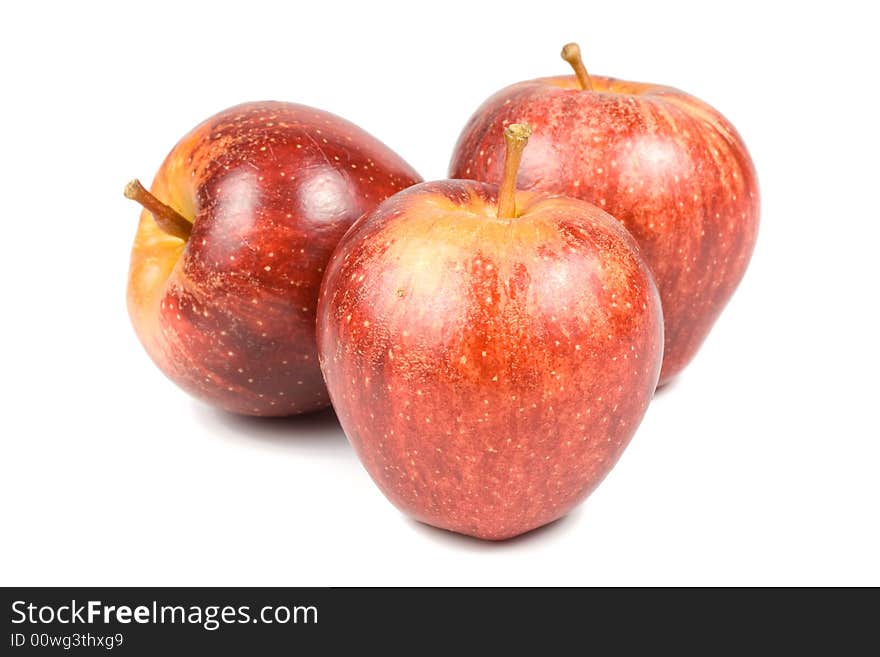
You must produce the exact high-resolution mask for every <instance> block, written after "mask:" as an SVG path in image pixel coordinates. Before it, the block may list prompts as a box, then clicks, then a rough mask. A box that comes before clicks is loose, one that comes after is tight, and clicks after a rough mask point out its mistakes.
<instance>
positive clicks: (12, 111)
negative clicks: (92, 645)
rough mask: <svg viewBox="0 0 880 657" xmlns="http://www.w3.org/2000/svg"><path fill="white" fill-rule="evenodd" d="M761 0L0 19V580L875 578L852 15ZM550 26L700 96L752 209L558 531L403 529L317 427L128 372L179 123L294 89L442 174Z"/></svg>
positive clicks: (864, 169) (873, 362) (157, 9)
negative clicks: (147, 244) (731, 147)
mask: <svg viewBox="0 0 880 657" xmlns="http://www.w3.org/2000/svg"><path fill="white" fill-rule="evenodd" d="M782 4H783V3H767V2H760V3H745V2H738V3H728V4H727V5H726V6H720V5H715V4H711V3H702V2H691V3H682V2H663V3H651V2H644V3H625V2H578V3H562V2H551V1H550V0H546V1H544V2H541V3H516V2H509V1H508V2H503V3H494V4H490V3H486V2H479V3H478V2H472V1H471V2H452V1H448V0H447V1H444V2H442V3H435V4H434V5H433V6H429V5H417V4H413V3H400V6H399V7H396V6H394V5H387V6H384V7H382V6H380V3H377V2H367V3H364V2H359V3H352V4H351V5H350V6H347V7H346V6H344V5H342V4H341V3H337V2H334V3H329V2H313V3H299V2H298V3H292V2H278V3H266V2H259V1H255V0H251V1H250V2H247V3H230V4H223V3H217V2H211V3H182V2H155V1H154V2H150V3H139V4H137V5H135V4H130V3H126V4H123V3H117V4H112V5H111V4H107V5H106V6H100V5H97V4H96V5H93V6H92V7H91V8H90V7H89V6H88V3H66V4H61V3H59V4H58V5H57V6H55V7H52V6H51V5H49V6H37V3H29V4H27V5H26V6H27V8H16V9H10V7H11V6H12V5H5V6H4V8H3V9H0V57H2V61H3V81H2V88H3V103H2V107H0V115H2V123H0V125H2V126H3V135H2V144H3V146H2V153H0V181H2V191H3V194H2V204H3V208H2V215H3V222H4V229H5V232H4V244H3V255H2V258H0V267H2V284H3V296H2V309H3V310H2V318H3V319H2V323H0V331H2V341H0V344H2V369H0V372H2V380H3V388H4V393H3V395H4V401H3V411H2V415H0V422H2V424H0V433H2V455H0V526H2V527H3V529H2V535H3V539H2V540H0V583H2V584H6V585H13V584H20V585H49V584H91V585H135V584H145V585H160V584H167V585H196V584H205V585H244V584H249V585H343V584H352V585H360V584H389V585H391V584H463V585H465V584H502V585H506V584H696V585H700V584H874V585H878V584H880V559H878V557H877V555H878V554H880V523H878V515H880V513H878V506H880V483H878V480H880V477H878V472H880V429H878V420H877V413H876V405H877V397H878V392H880V386H878V379H877V369H878V365H880V354H878V347H877V340H878V335H880V326H878V312H877V305H878V299H880V294H878V282H880V277H878V269H877V264H876V262H877V251H878V249H877V243H878V239H880V212H878V205H877V194H878V178H880V176H878V174H880V160H878V153H880V136H878V134H880V129H878V120H877V108H878V101H880V94H878V86H877V84H876V68H877V64H878V62H880V49H878V46H877V40H876V34H874V31H873V27H874V25H875V24H876V21H874V20H872V19H871V17H870V16H869V15H868V14H867V13H866V12H868V11H870V10H868V9H859V7H860V6H865V7H867V5H863V3H856V2H852V3H849V2H835V3H828V4H827V5H826V4H822V5H820V4H813V5H804V4H797V5H794V4H792V5H791V8H790V9H786V8H784V7H783V6H781V5H782ZM24 6H25V5H21V7H24ZM417 7H418V8H417ZM570 40H578V41H580V43H581V46H582V49H583V51H584V56H585V59H586V63H587V67H588V68H589V70H590V71H591V72H595V73H597V74H610V75H614V76H616V77H623V78H629V79H635V80H642V81H651V82H660V83H665V84H670V85H673V86H677V87H680V88H682V89H684V90H686V91H689V92H691V93H693V94H695V95H697V96H699V97H701V98H703V99H704V100H706V101H708V102H710V103H711V104H713V105H715V106H716V107H717V108H718V109H720V110H721V111H722V112H723V113H724V114H725V115H726V116H727V117H728V118H729V119H730V120H731V121H733V123H734V124H735V125H736V126H737V128H738V129H739V131H740V132H741V134H742V135H743V137H744V139H745V141H746V143H747V144H748V146H749V148H750V150H751V153H752V156H753V158H754V161H755V164H756V166H757V169H758V173H759V177H760V181H761V189H762V197H763V208H762V226H761V233H760V236H759V239H758V245H757V249H756V251H755V256H754V259H753V261H752V266H751V268H750V270H749V272H748V274H747V275H746V278H745V280H744V282H743V284H742V285H741V287H740V289H739V291H738V292H737V294H736V296H735V297H734V299H733V301H732V302H731V304H730V305H729V307H728V308H727V310H726V312H725V313H724V314H723V315H722V318H721V320H720V321H719V322H718V324H717V326H716V327H715V330H714V332H713V333H712V334H711V336H710V337H709V339H708V341H707V342H706V343H705V345H704V347H703V349H702V351H701V352H700V354H699V355H698V356H697V358H696V360H695V361H694V362H693V363H692V365H691V366H690V367H689V368H688V369H687V370H686V371H685V373H684V374H683V375H682V376H681V377H680V379H679V380H678V381H677V382H676V383H675V384H674V385H672V386H671V387H669V389H667V390H664V391H662V392H661V393H660V394H659V395H658V396H657V398H656V399H655V401H654V403H653V404H652V406H651V408H650V409H649V410H648V414H647V416H646V418H645V420H644V422H643V424H642V426H641V428H640V430H639V431H638V433H637V434H636V436H635V438H634V440H633V442H632V444H631V445H630V447H629V449H628V451H627V452H626V453H625V454H624V456H623V458H622V460H621V461H620V463H619V464H618V466H617V467H616V469H615V470H614V471H613V472H612V473H611V475H610V476H609V477H608V478H607V480H606V481H605V482H604V483H603V484H602V486H601V487H600V488H599V489H598V491H597V492H596V493H594V494H593V495H592V496H591V497H590V499H589V500H588V501H587V502H586V503H585V504H584V505H582V506H581V507H580V508H579V509H578V510H577V511H576V512H575V513H573V514H572V515H571V516H570V517H568V518H567V519H565V520H563V521H561V522H559V523H556V524H555V525H552V526H550V527H549V528H546V529H543V530H539V531H537V532H534V533H532V534H529V535H527V536H525V537H522V538H520V539H516V540H513V541H510V542H508V543H504V544H487V543H481V542H478V541H476V540H473V539H467V538H462V537H458V536H455V535H452V534H448V533H444V532H441V531H438V530H434V529H430V528H427V527H423V526H420V525H418V524H416V523H414V522H412V521H409V520H407V519H405V518H404V517H402V516H401V515H400V514H399V513H398V512H397V511H396V510H395V509H394V508H393V507H392V506H391V505H390V504H389V503H388V502H387V501H386V500H385V498H384V497H383V496H382V495H381V493H380V492H379V491H378V489H377V488H376V487H375V486H374V485H373V484H372V482H371V481H370V479H369V477H368V476H367V474H366V473H365V472H364V471H363V469H362V468H361V467H360V465H359V463H358V461H357V459H356V457H355V455H354V453H353V452H352V451H351V449H349V447H348V444H347V442H346V440H345V437H344V436H343V434H342V432H341V430H340V429H339V426H338V424H337V423H336V421H335V418H334V416H333V415H332V414H329V413H325V414H323V415H321V416H313V417H307V418H304V419H292V420H282V421H278V420H276V421H262V422H261V421H256V420H249V419H239V418H235V417H230V416H226V415H223V414H221V413H219V412H216V411H213V410H211V409H210V408H208V407H206V406H204V405H202V404H200V403H198V402H196V401H194V400H192V399H190V398H188V397H187V396H186V395H185V394H183V393H181V392H180V391H179V390H178V389H177V388H176V387H175V386H174V385H173V384H171V383H170V382H168V381H167V380H166V379H165V378H164V377H163V376H162V374H160V372H159V371H158V370H157V369H156V368H155V367H154V366H153V365H152V363H151V362H150V361H149V359H148V358H147V356H146V354H145V353H144V352H143V350H142V349H141V347H140V345H139V344H138V342H137V340H136V338H135V335H134V332H133V331H132V329H131V327H130V325H129V320H128V317H127V314H126V310H125V300H124V297H125V294H124V293H125V283H126V273H127V266H128V254H129V248H130V243H131V240H132V238H133V235H134V230H135V222H136V219H137V215H138V210H137V208H136V207H135V206H134V205H133V204H132V203H131V202H130V201H126V200H125V199H124V198H123V197H122V187H123V185H124V183H125V182H126V181H127V180H129V179H130V178H132V177H134V176H139V177H141V178H143V179H144V180H145V181H147V180H150V179H151V177H152V175H153V173H154V172H155V170H156V168H157V167H158V166H159V164H160V162H161V160H162V158H163V157H164V156H165V154H166V153H167V151H168V150H169V149H170V148H171V146H172V145H173V144H174V143H175V142H176V141H177V139H178V138H179V137H181V136H182V135H183V134H184V133H185V132H187V131H188V130H189V129H190V128H192V127H193V126H194V125H195V124H196V123H198V122H199V121H201V120H202V119H204V118H206V117H208V116H210V115H211V114H213V113H215V112H216V111H219V110H220V109H223V108H225V107H227V106H229V105H232V104H236V103H239V102H242V101H246V100H259V99H277V100H290V101H295V102H301V103H306V104H310V105H314V106H317V107H321V108H323V109H327V110H330V111H332V112H335V113H337V114H340V115H342V116H344V117H346V118H348V119H350V120H352V121H354V122H356V123H358V124H360V125H361V126H362V127H364V128H365V129H367V130H368V131H370V132H371V133H373V134H375V135H376V136H378V137H379V138H380V139H382V140H383V141H385V142H386V143H387V144H388V145H389V146H391V147H392V148H394V149H396V150H397V151H398V152H399V153H400V154H401V155H403V156H404V157H405V158H406V159H407V160H408V161H409V162H410V163H411V164H413V165H414V166H415V167H416V168H417V169H418V170H419V171H420V172H421V173H422V175H423V176H424V177H425V178H426V179H431V178H440V177H443V176H444V175H445V171H446V165H447V162H448V159H449V156H450V154H451V150H452V147H453V144H454V142H455V139H456V137H457V135H458V133H459V130H460V129H461V127H462V125H463V123H464V121H465V120H466V119H467V118H468V116H470V114H471V112H472V111H473V110H474V109H475V108H476V106H477V105H478V104H479V103H480V102H482V101H483V100H484V99H485V98H486V97H487V96H488V95H489V94H490V93H492V92H494V91H495V90H497V89H499V88H501V87H503V86H505V85H506V84H509V83H512V82H515V81H517V80H521V79H526V78H531V77H536V76H540V75H551V74H564V73H567V72H568V67H567V65H566V64H565V63H564V62H563V61H561V60H560V59H559V54H558V53H559V48H560V46H561V45H562V44H563V43H565V42H566V41H570Z"/></svg>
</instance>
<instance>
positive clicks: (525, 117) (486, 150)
mask: <svg viewBox="0 0 880 657" xmlns="http://www.w3.org/2000/svg"><path fill="white" fill-rule="evenodd" d="M572 46H573V44H570V45H569V46H567V47H566V50H565V51H563V56H564V57H565V58H566V59H568V60H569V61H571V62H572V63H573V65H574V66H575V69H576V71H577V73H578V75H577V77H575V76H570V77H558V78H545V79H539V80H533V81H530V82H522V83H520V84H515V85H513V86H511V87H508V88H506V89H504V90H502V91H500V92H498V93H497V94H495V95H494V96H492V97H491V98H490V99H489V100H487V101H486V102H485V103H484V104H483V105H482V106H481V107H480V108H479V109H478V110H477V111H476V113H475V114H474V116H473V117H471V119H470V121H469V122H468V124H467V125H466V126H465V128H464V130H463V132H462V134H461V137H460V138H459V142H458V145H457V146H456V148H455V153H454V155H453V158H452V162H451V164H450V176H451V177H453V178H471V179H474V180H481V181H485V182H498V181H499V180H500V179H501V175H502V170H501V162H502V160H503V158H504V141H503V140H502V138H501V131H502V130H503V127H504V126H505V125H508V124H509V123H515V122H517V121H524V122H527V123H529V124H531V125H532V126H533V127H534V129H535V136H534V138H533V139H532V142H531V143H530V144H529V148H528V150H527V151H526V153H525V155H524V158H523V162H522V167H521V168H520V172H519V179H518V186H519V187H520V188H522V189H531V190H534V191H542V192H549V193H553V194H565V195H567V196H574V197H577V198H581V199H584V200H586V201H590V202H591V203H595V204H596V205H598V206H600V207H601V208H603V209H604V210H606V211H607V212H609V213H610V214H611V215H613V216H614V217H616V218H617V219H618V220H620V221H621V222H622V223H623V224H624V226H626V228H627V229H628V230H629V231H630V232H631V233H632V235H633V236H634V237H635V238H636V241H637V242H638V243H639V246H640V247H641V249H642V253H643V254H644V256H645V259H646V260H647V261H648V263H649V264H650V265H651V269H652V271H653V273H654V277H655V279H656V281H657V287H658V288H659V290H660V295H661V298H662V300H663V313H664V320H665V329H666V332H665V334H666V338H665V340H666V345H665V351H664V360H663V370H662V373H661V377H660V382H661V384H662V383H665V382H667V381H669V380H670V379H672V378H673V377H674V376H675V375H676V374H677V373H678V372H680V371H681V369H682V368H683V367H684V366H685V365H686V364H687V363H688V362H689V361H690V360H691V359H692V358H693V356H694V354H695V353H696V351H697V349H698V348H699V346H700V344H701V343H702V342H703V340H704V339H705V338H706V336H707V334H708V333H709V330H710V329H711V327H712V325H713V324H714V323H715V320H716V319H717V318H718V315H719V314H720V313H721V311H722V309H723V308H724V306H725V305H726V304H727V301H728V300H729V299H730V297H731V295H732V294H733V292H734V290H735V289H736V287H737V285H738V284H739V282H740V280H741V279H742V277H743V274H744V273H745V270H746V266H747V265H748V262H749V258H750V256H751V253H752V250H753V248H754V244H755V239H756V236H757V229H758V213H759V204H758V184H757V179H756V177H755V170H754V167H753V165H752V161H751V159H750V158H749V154H748V152H747V150H746V147H745V145H744V144H743V141H742V139H741V138H740V136H739V135H738V134H737V132H736V130H735V129H734V127H733V126H732V125H731V124H730V123H729V122H728V121H727V120H725V119H724V117H723V116H721V114H719V113H718V112H717V111H716V110H714V109H712V108H711V107H709V106H708V105H707V104H705V103H703V102H701V101H699V100H697V99H696V98H694V97H692V96H689V95H687V94H685V93H682V92H681V91H678V90H676V89H672V88H669V87H663V86H658V85H651V84H640V83H633V82H625V81H622V80H615V79H612V78H603V77H598V76H592V77H590V76H587V74H586V71H585V70H584V69H583V64H582V63H581V61H580V56H579V53H578V52H577V50H576V49H575V48H573V47H572Z"/></svg>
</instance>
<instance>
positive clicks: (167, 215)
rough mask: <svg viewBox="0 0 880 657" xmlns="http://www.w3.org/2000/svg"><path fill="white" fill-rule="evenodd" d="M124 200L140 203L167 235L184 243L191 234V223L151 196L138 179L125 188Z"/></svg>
mask: <svg viewBox="0 0 880 657" xmlns="http://www.w3.org/2000/svg"><path fill="white" fill-rule="evenodd" d="M125 198H130V199H131V200H132V201H137V202H138V203H140V204H141V205H142V206H143V207H144V208H145V209H146V210H147V212H149V213H150V214H152V215H153V219H155V221H156V224H157V225H158V226H159V228H161V229H162V230H164V231H165V232H166V233H168V234H169V235H172V236H174V237H179V238H180V239H182V240H183V241H184V242H185V241H186V240H188V239H189V236H190V234H191V233H192V223H191V222H190V221H187V219H186V218H185V217H184V216H183V215H182V214H180V213H179V212H178V211H177V210H175V209H174V208H172V207H171V206H170V205H165V204H164V203H163V202H162V201H160V200H159V199H157V198H156V197H155V196H153V195H152V194H151V193H150V192H148V191H147V189H146V188H145V187H144V186H143V185H141V181H140V180H138V179H134V180H132V181H131V182H130V183H128V184H127V185H126V186H125Z"/></svg>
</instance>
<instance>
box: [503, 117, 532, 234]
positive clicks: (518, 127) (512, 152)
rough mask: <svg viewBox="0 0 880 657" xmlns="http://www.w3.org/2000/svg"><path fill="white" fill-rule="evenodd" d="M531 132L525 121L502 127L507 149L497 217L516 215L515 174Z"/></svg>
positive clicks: (511, 217) (509, 217) (506, 217)
mask: <svg viewBox="0 0 880 657" xmlns="http://www.w3.org/2000/svg"><path fill="white" fill-rule="evenodd" d="M531 134H532V128H531V126H530V125H528V124H527V123H511V124H510V125H509V126H507V128H505V129H504V141H505V142H507V151H506V152H505V154H504V173H503V174H502V176H501V187H500V188H499V190H498V218H499V219H513V218H514V217H515V216H516V174H517V173H518V172H519V163H520V161H521V160H522V154H523V150H525V147H526V144H527V143H528V141H529V136H530V135H531Z"/></svg>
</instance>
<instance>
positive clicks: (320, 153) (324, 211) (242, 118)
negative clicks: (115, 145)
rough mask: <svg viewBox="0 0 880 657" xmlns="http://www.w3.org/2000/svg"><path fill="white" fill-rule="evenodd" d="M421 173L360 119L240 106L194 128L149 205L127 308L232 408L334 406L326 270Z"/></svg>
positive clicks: (163, 358)
mask: <svg viewBox="0 0 880 657" xmlns="http://www.w3.org/2000/svg"><path fill="white" fill-rule="evenodd" d="M418 180H419V176H418V174H416V172H415V171H413V170H412V169H411V168H410V167H409V166H408V165H407V164H406V163H405V162H404V161H403V160H402V159H401V158H400V157H398V156H397V155H396V154H394V153H393V152H392V151H391V150H389V149H388V148H387V147H386V146H384V145H383V144H382V143H380V142H379V141H378V140H376V139H374V138H373V137H371V136H370V135H368V134H367V133H365V132H364V131H363V130H361V129H360V128H358V127H357V126H355V125H353V124H351V123H349V122H348V121H345V120H343V119H341V118H339V117H337V116H334V115H332V114H329V113H327V112H322V111H320V110H316V109H313V108H310V107H305V106H302V105H293V104H290V103H277V102H264V103H250V104H246V105H240V106H238V107H233V108H231V109H229V110H226V111H224V112H221V113H220V114H217V115H216V116H214V117H212V118H210V119H208V120H207V121H205V122H204V123H202V124H201V125H199V126H198V127H197V128H195V129H194V130H193V131H192V132H191V133H190V134H189V135H187V136H186V137H184V138H183V139H182V140H181V141H180V142H179V143H178V144H177V146H175V148H174V149H173V150H172V151H171V153H170V154H169V155H168V157H167V158H166V160H165V162H164V163H163V165H162V167H161V168H160V169H159V172H158V174H157V175H156V178H155V180H154V182H153V185H152V194H150V193H149V192H147V191H146V190H145V189H143V188H141V187H140V186H139V185H131V186H130V187H129V188H128V189H127V195H129V196H130V197H131V198H135V199H136V200H138V201H140V202H141V203H142V204H144V205H145V206H146V207H147V208H149V209H148V210H144V212H143V213H142V214H141V219H140V224H139V226H138V232H137V236H136V238H135V243H134V247H133V249H132V256H131V269H130V273H129V284H128V308H129V312H130V315H131V319H132V323H133V324H134V327H135V330H136V331H137V334H138V337H139V338H140V339H141V342H142V343H143V345H144V347H145V348H146V350H147V352H148V353H149V355H150V356H151V357H152V358H153V360H154V361H155V362H156V364H157V365H158V366H159V367H160V368H161V369H162V371H163V372H164V373H165V374H166V375H168V376H169V377H170V378H171V379H172V380H174V381H175V382H176V383H177V384H178V385H180V386H181V387H182V388H184V389H185V390H187V391H188V392H190V393H192V394H193V395H196V396H197V397H199V398H201V399H203V400H205V401H207V402H209V403H211V404H214V405H216V406H219V407H221V408H224V409H226V410H229V411H234V412H238V413H246V414H253V415H292V414H296V413H303V412H307V411H311V410H315V409H319V408H322V407H324V406H326V405H327V404H328V403H329V399H328V397H327V391H326V388H325V386H324V383H323V380H322V377H321V371H320V368H319V367H318V362H317V349H316V343H315V329H314V326H315V307H316V304H317V299H318V288H319V286H320V283H321V278H322V276H323V271H324V267H325V266H326V264H327V260H328V259H329V257H330V254H331V252H332V251H333V248H334V247H335V246H336V243H337V242H338V241H339V238H340V237H342V235H343V233H345V231H346V230H347V229H348V228H349V227H350V226H351V224H352V222H354V220H355V219H357V218H358V217H359V216H360V215H361V214H363V213H364V212H365V211H367V210H370V209H372V208H374V207H375V206H376V205H377V204H378V203H379V202H380V201H382V200H383V199H384V198H386V197H387V196H389V195H391V194H393V193H395V192H396V191H398V190H400V189H403V188H404V187H407V186H409V185H411V184H413V183H415V182H417V181H418Z"/></svg>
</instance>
